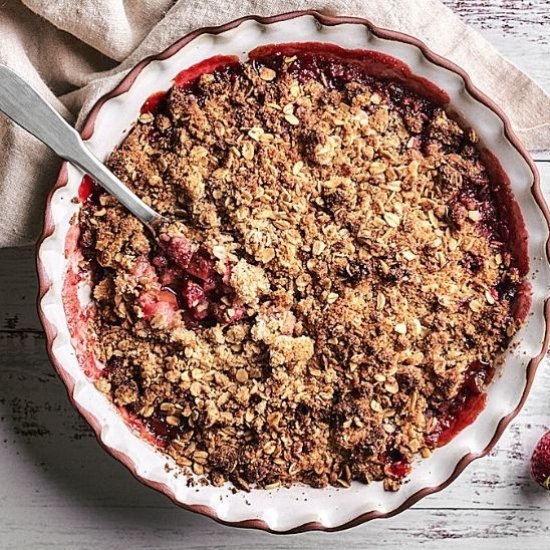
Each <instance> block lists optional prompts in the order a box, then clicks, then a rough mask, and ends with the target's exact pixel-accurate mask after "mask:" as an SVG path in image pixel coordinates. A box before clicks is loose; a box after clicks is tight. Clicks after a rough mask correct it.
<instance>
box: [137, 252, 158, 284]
mask: <svg viewBox="0 0 550 550" xmlns="http://www.w3.org/2000/svg"><path fill="white" fill-rule="evenodd" d="M132 274H133V275H134V276H135V277H136V278H137V279H140V278H147V279H150V280H151V281H155V282H156V281H157V279H158V278H157V273H156V271H155V270H154V268H153V266H152V265H151V264H150V263H149V262H148V261H147V260H146V259H145V258H139V259H138V260H137V262H136V265H135V266H134V269H133V272H132Z"/></svg>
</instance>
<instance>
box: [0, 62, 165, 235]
mask: <svg viewBox="0 0 550 550" xmlns="http://www.w3.org/2000/svg"><path fill="white" fill-rule="evenodd" d="M0 111H1V112H3V113H4V114H5V115H7V116H8V117H9V118H11V119H12V120H13V121H14V122H15V123H16V124H18V125H19V126H21V128H24V129H25V130H27V132H29V133H30V134H32V135H33V136H34V137H36V138H38V139H39V140H40V141H41V142H42V143H44V144H45V145H47V146H48V147H50V149H52V150H53V151H54V152H55V153H56V154H57V155H59V156H60V157H61V158H63V159H65V160H67V161H68V162H70V163H71V164H73V165H74V166H76V167H78V168H80V170H82V171H83V172H85V173H87V174H89V175H90V176H91V177H92V178H93V179H94V180H95V181H96V182H97V183H99V185H101V186H102V187H103V188H104V189H105V190H106V191H107V192H108V193H110V194H111V195H113V196H114V197H116V198H117V199H118V200H119V201H120V202H121V203H122V204H123V205H124V206H125V207H126V208H127V209H128V210H129V211H130V212H131V213H132V214H133V215H134V216H135V217H136V218H138V219H139V220H140V221H141V222H142V223H143V224H144V225H145V226H147V227H148V228H149V229H150V230H151V231H152V232H153V234H156V233H155V229H156V228H157V227H158V225H159V224H160V223H162V222H165V221H166V218H164V217H163V216H161V215H160V214H159V213H158V212H156V211H155V210H153V209H152V208H150V207H149V206H147V205H146V204H145V203H144V202H143V201H142V200H141V199H140V198H139V197H138V196H137V195H135V194H134V193H133V192H132V191H130V189H128V188H127V187H126V186H125V185H124V184H123V183H122V182H121V181H120V180H119V179H118V178H117V177H116V176H115V175H114V174H113V173H112V172H110V171H109V170H108V169H107V168H106V167H105V165H104V164H103V163H102V162H100V161H99V160H98V159H97V158H96V157H95V156H94V155H93V154H92V153H91V152H90V150H89V149H88V148H87V147H86V146H85V145H84V143H83V141H82V139H81V138H80V135H79V134H78V132H77V131H76V130H75V129H74V128H73V127H72V126H70V125H69V124H68V123H67V122H65V120H63V118H62V117H61V116H60V115H59V114H58V113H57V112H56V111H55V110H54V109H53V107H51V105H50V104H49V103H48V102H47V101H46V100H45V99H44V98H43V97H42V96H40V94H39V93H38V92H37V91H36V90H35V89H34V88H33V87H32V86H30V84H27V82H25V81H24V80H23V79H22V78H21V77H20V76H18V75H17V74H16V73H14V72H13V71H12V70H11V69H9V68H8V67H6V66H5V65H2V64H0Z"/></svg>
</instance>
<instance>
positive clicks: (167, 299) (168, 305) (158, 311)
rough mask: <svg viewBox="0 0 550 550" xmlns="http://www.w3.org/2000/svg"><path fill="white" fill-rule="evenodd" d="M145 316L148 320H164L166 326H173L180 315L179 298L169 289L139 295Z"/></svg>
mask: <svg viewBox="0 0 550 550" xmlns="http://www.w3.org/2000/svg"><path fill="white" fill-rule="evenodd" d="M139 305H140V307H141V310H142V311H143V317H144V318H145V319H146V320H147V321H153V320H155V321H156V322H160V321H162V322H163V323H164V324H165V325H166V327H169V326H172V325H173V324H174V323H175V321H176V319H177V316H178V299H177V297H176V295H175V294H174V293H173V292H170V291H169V290H159V291H156V292H150V293H146V294H143V295H142V296H140V297H139Z"/></svg>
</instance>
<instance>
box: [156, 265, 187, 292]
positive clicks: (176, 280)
mask: <svg viewBox="0 0 550 550" xmlns="http://www.w3.org/2000/svg"><path fill="white" fill-rule="evenodd" d="M182 278H183V273H182V272H181V271H180V270H179V269H176V268H173V267H168V268H166V269H164V270H162V271H161V273H160V275H159V281H160V283H161V284H162V285H163V286H169V287H173V288H177V287H178V286H179V285H181V281H182Z"/></svg>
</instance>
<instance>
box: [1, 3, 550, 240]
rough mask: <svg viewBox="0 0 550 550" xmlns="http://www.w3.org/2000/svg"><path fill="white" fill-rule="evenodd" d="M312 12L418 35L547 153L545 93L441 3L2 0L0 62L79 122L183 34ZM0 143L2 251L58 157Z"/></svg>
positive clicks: (32, 227)
mask: <svg viewBox="0 0 550 550" xmlns="http://www.w3.org/2000/svg"><path fill="white" fill-rule="evenodd" d="M312 8H314V9H318V10H322V11H325V12H326V11H328V12H330V13H332V14H341V15H355V16H362V17H366V18H368V19H370V20H372V21H373V22H374V23H376V24H378V25H380V26H382V27H388V28H392V29H395V30H399V31H402V32H405V33H408V34H411V35H414V36H417V37H418V38H420V39H422V40H423V41H424V42H426V43H427V44H428V46H429V47H430V48H431V49H433V50H434V51H436V52H437V53H439V54H441V55H443V56H444V57H447V58H449V59H451V60H452V61H454V62H455V63H457V64H458V65H460V66H462V67H463V68H464V69H465V70H466V71H467V72H468V73H469V74H470V76H471V77H472V79H473V81H474V83H475V84H476V85H477V86H478V87H480V88H481V89H482V90H483V91H485V92H486V93H487V94H488V95H489V96H491V97H492V98H493V99H494V100H495V101H496V102H497V103H498V104H500V105H501V106H502V107H503V108H504V110H505V111H506V112H507V113H508V115H509V116H510V118H511V120H512V123H513V125H514V127H515V129H516V131H517V132H518V134H519V137H520V138H521V139H522V140H523V142H524V143H525V145H526V146H527V147H528V148H529V149H531V150H536V149H550V98H549V97H548V96H547V95H545V93H544V92H543V91H542V90H541V89H540V88H539V87H538V86H537V85H536V84H535V83H534V82H533V81H532V80H530V79H529V78H528V77H527V76H526V75H524V74H523V73H521V72H520V71H519V70H518V69H517V68H515V67H514V66H513V65H511V64H510V63H509V62H508V61H506V60H505V59H503V58H502V57H501V56H500V55H499V54H498V52H497V51H496V50H495V48H493V46H491V45H490V44H489V43H488V42H487V41H485V40H484V39H483V38H482V37H481V36H480V35H479V34H478V33H477V32H475V31H474V30H473V29H471V28H469V27H467V26H466V25H465V24H464V23H462V22H461V21H460V19H459V18H458V17H457V16H456V15H455V14H453V13H452V11H451V10H449V9H448V8H446V7H445V6H444V5H443V4H441V3H440V2H439V0H318V1H317V2H307V1H303V0H263V1H262V0H240V1H239V2H229V1H227V0H210V1H205V2H190V1H187V0H179V1H174V0H79V1H78V2H75V1H74V0H57V1H55V2H52V1H51V0H7V1H6V2H2V3H1V4H0V62H1V63H5V64H7V65H9V66H11V67H12V68H14V69H15V70H16V71H17V72H18V73H19V74H20V75H21V76H23V77H24V78H26V79H27V80H28V81H29V82H31V83H32V84H34V85H35V86H36V87H37V88H38V90H39V91H40V92H41V93H43V94H44V95H45V97H46V98H47V99H48V100H49V101H50V102H51V103H52V105H54V106H55V108H56V109H58V110H59V112H60V113H62V114H63V116H65V117H66V118H67V119H68V120H70V121H71V122H75V123H76V124H77V125H79V124H81V123H82V121H83V120H84V118H85V116H86V114H87V112H88V111H89V109H90V107H91V106H92V105H93V104H94V102H95V101H96V100H97V99H98V98H99V97H100V96H101V95H102V94H104V93H105V92H106V91H108V90H109V89H110V88H112V87H114V86H115V85H116V83H117V82H118V81H119V80H120V79H121V78H122V77H123V76H124V74H125V73H126V72H127V71H128V69H130V68H131V67H132V66H133V65H134V64H135V63H137V62H138V61H139V60H140V59H142V58H143V57H145V56H147V55H150V54H153V53H156V52H159V51H160V50H162V49H164V48H166V47H167V46H168V45H170V44H171V43H172V42H174V41H175V40H177V39H178V38H180V37H181V36H183V35H185V34H186V33H188V32H190V31H192V30H194V29H196V28H198V27H203V26H207V25H217V24H221V23H225V22H227V21H230V20H232V19H236V18H238V17H241V16H243V15H249V14H258V15H273V14H276V13H282V12H285V11H291V10H298V9H312ZM0 143H1V145H2V155H1V156H0V247H2V246H17V245H23V244H29V243H31V242H33V241H34V239H36V237H37V235H38V233H39V231H40V227H41V224H42V212H43V205H44V200H45V196H46V194H47V192H48V191H49V189H50V188H51V187H52V185H53V183H54V181H55V178H56V173H57V170H58V168H59V164H60V162H59V160H58V159H56V158H55V156H54V155H53V154H52V153H50V152H49V151H48V149H47V148H46V147H44V146H43V145H41V144H40V143H38V142H37V141H36V140H34V139H33V138H31V137H30V136H28V135H27V134H25V132H23V131H22V130H20V129H18V128H16V127H14V126H13V124H11V123H10V122H8V121H7V120H6V119H5V118H4V117H3V116H0Z"/></svg>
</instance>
